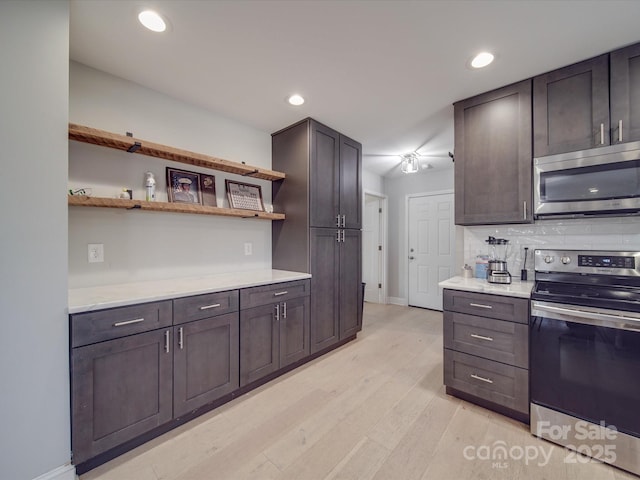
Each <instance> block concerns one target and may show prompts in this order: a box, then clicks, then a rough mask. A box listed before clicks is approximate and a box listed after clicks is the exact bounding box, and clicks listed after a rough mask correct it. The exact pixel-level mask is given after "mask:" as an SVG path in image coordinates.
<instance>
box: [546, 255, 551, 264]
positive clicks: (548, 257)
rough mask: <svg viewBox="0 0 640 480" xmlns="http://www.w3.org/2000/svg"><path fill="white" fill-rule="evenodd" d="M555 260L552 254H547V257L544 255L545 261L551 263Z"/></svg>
mask: <svg viewBox="0 0 640 480" xmlns="http://www.w3.org/2000/svg"><path fill="white" fill-rule="evenodd" d="M551 262H553V257H552V256H551V255H547V256H546V257H544V263H551Z"/></svg>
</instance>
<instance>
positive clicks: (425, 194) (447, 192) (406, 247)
mask: <svg viewBox="0 0 640 480" xmlns="http://www.w3.org/2000/svg"><path fill="white" fill-rule="evenodd" d="M451 194H453V202H454V206H453V207H454V209H455V201H456V197H455V193H454V190H453V188H451V189H447V190H436V191H434V192H422V193H411V194H409V195H405V197H404V227H405V228H404V244H403V245H402V250H403V252H402V253H403V254H404V262H403V265H404V271H405V272H406V277H405V281H406V284H405V292H406V296H405V298H406V305H407V306H408V305H409V280H410V275H409V200H410V199H411V198H417V197H432V196H434V195H451ZM454 211H455V210H454ZM451 220H452V222H453V223H454V226H455V215H454V216H453V217H452V219H451ZM453 245H454V247H456V245H457V243H456V238H455V228H454V239H453ZM453 259H454V260H453V261H454V264H455V262H456V249H455V248H454V250H453Z"/></svg>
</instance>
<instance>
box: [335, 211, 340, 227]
mask: <svg viewBox="0 0 640 480" xmlns="http://www.w3.org/2000/svg"><path fill="white" fill-rule="evenodd" d="M336 227H338V228H340V214H338V215H336Z"/></svg>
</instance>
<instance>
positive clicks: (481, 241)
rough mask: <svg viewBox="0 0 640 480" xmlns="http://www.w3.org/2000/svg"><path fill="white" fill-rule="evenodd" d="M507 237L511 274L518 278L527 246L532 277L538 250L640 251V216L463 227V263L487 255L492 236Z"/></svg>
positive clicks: (470, 263)
mask: <svg viewBox="0 0 640 480" xmlns="http://www.w3.org/2000/svg"><path fill="white" fill-rule="evenodd" d="M490 235H491V236H493V237H496V238H506V239H507V240H509V244H510V249H509V254H508V257H507V262H508V268H509V271H510V272H511V274H512V275H519V273H520V269H521V268H522V261H523V259H524V247H529V256H528V258H527V270H529V275H530V276H529V278H533V276H532V272H533V261H532V259H533V250H535V249H536V248H560V249H574V250H575V249H577V250H579V249H588V250H640V217H607V218H589V219H567V220H538V221H536V222H535V223H534V224H527V225H487V226H478V227H464V262H465V263H468V264H469V265H471V266H473V265H474V264H475V261H476V255H482V254H487V253H488V252H489V246H488V245H487V243H486V242H485V240H486V239H487V238H488V237H489V236H490Z"/></svg>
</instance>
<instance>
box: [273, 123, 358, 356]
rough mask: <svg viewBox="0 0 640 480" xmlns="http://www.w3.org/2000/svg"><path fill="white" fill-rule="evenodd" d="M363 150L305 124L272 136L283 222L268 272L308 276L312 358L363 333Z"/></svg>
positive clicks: (278, 205)
mask: <svg viewBox="0 0 640 480" xmlns="http://www.w3.org/2000/svg"><path fill="white" fill-rule="evenodd" d="M361 150H362V149H361V145H360V144H359V143H358V142H356V141H354V140H352V139H350V138H348V137H346V136H344V135H342V134H340V133H338V132H336V131H335V130H333V129H331V128H329V127H327V126H325V125H322V124H320V123H318V122H316V121H315V120H312V119H305V120H303V121H301V122H298V123H296V124H294V125H291V126H290V127H287V128H285V129H283V130H281V131H279V132H276V133H274V134H273V137H272V162H273V167H274V168H278V169H280V170H282V171H285V172H287V180H286V181H285V182H276V183H275V184H274V186H273V194H272V198H273V203H274V207H275V208H276V209H278V210H279V211H283V212H285V214H286V216H287V220H286V221H283V222H275V223H274V224H273V228H272V236H273V237H272V248H273V255H272V264H273V267H274V268H279V269H283V270H294V271H299V272H306V273H311V274H312V279H311V326H310V330H311V353H316V352H319V351H321V350H324V349H326V348H331V347H332V346H334V345H337V344H338V343H339V342H341V341H342V340H345V339H348V338H350V337H352V336H355V334H356V333H357V331H358V330H359V329H360V328H361V326H362V312H361V309H360V308H359V305H360V302H361V301H362V298H361V295H362V293H361V288H360V286H361V282H362V280H361V279H362V272H361V269H362V266H361V262H362V260H361V257H362V253H361V251H362V247H361V238H362V237H361V232H360V228H361V225H362V207H361V201H362V198H361V197H362V178H361V162H362V161H361Z"/></svg>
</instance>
